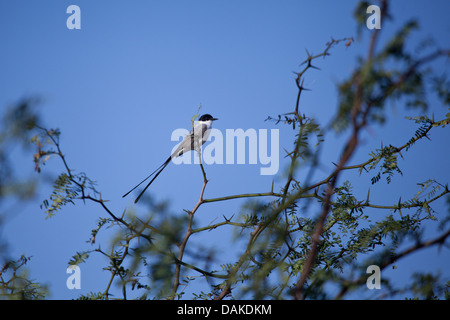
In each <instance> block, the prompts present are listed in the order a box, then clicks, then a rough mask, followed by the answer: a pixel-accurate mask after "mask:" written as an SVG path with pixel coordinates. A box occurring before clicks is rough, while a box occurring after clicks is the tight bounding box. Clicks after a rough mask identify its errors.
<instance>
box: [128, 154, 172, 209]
mask: <svg viewBox="0 0 450 320" xmlns="http://www.w3.org/2000/svg"><path fill="white" fill-rule="evenodd" d="M171 159H172V157H169V159H167V160H166V162H164V163H163V164H162V165H160V166H159V167H158V168H157V169H156V170H155V171H153V172H152V173H150V174H149V175H148V176H147V177H146V178H145V179H144V180H142V181H141V182H139V183H138V185H136V186H135V187H134V188H133V189H131V190H130V191H128V192H127V193H125V194H124V195H123V196H122V198H125V197H126V196H127V195H129V194H130V193H131V192H132V191H134V190H135V189H136V188H137V187H139V186H140V185H141V184H143V183H144V182H145V181H146V180H147V179H148V178H150V177H151V176H152V175H154V174H155V173H157V174H156V176H155V177H154V178H153V179H152V181H150V183H149V184H148V185H147V186H146V187H145V189H144V191H145V190H146V189H147V188H148V187H149V185H150V184H151V183H152V182H153V180H155V179H156V177H157V176H158V175H159V174H160V173H161V171H162V170H163V169H164V168H165V167H166V166H167V165H168V164H169V162H170V160H171ZM158 171H159V172H158ZM142 193H143V192H142ZM142 193H141V194H140V195H139V197H138V199H139V198H140V197H141V195H142ZM138 199H136V201H135V203H136V202H137V200H138Z"/></svg>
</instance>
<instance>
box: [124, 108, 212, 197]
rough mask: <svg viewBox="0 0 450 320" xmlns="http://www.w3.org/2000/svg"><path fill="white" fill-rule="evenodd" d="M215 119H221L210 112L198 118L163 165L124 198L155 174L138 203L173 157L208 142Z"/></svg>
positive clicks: (142, 192)
mask: <svg viewBox="0 0 450 320" xmlns="http://www.w3.org/2000/svg"><path fill="white" fill-rule="evenodd" d="M214 120H219V119H217V118H213V117H212V116H211V115H210V114H204V115H202V116H201V117H200V118H199V119H198V121H197V123H196V124H195V126H194V128H193V129H192V131H191V132H190V133H189V134H188V135H186V136H185V137H184V139H183V141H182V142H181V143H180V145H179V146H178V148H177V149H176V150H175V151H174V152H173V153H172V155H171V156H170V157H169V158H168V159H167V160H166V161H165V162H164V163H163V164H162V165H161V166H159V167H158V168H157V169H156V170H155V171H153V172H152V173H151V174H150V175H149V176H148V177H147V178H145V179H144V180H142V181H141V182H140V183H139V184H138V185H137V186H135V187H134V188H133V189H131V190H130V191H128V192H127V193H125V194H124V195H123V196H122V198H124V197H126V196H127V195H128V194H129V193H130V192H131V191H133V190H134V189H136V188H137V187H139V186H140V185H141V184H142V183H144V182H145V181H146V180H147V179H148V178H150V177H151V176H153V175H154V174H155V176H154V177H153V179H152V180H150V182H149V183H148V184H147V186H146V187H145V188H144V190H142V191H141V193H140V194H139V196H138V197H137V198H136V200H135V201H134V203H137V202H138V201H139V199H140V198H141V196H142V195H143V194H144V192H145V190H147V188H148V187H149V186H150V185H151V184H152V182H153V181H154V180H155V179H156V177H157V176H159V174H160V173H161V171H163V170H164V168H165V167H166V166H167V165H168V164H169V162H170V160H172V159H173V158H176V157H179V156H181V155H182V154H183V153H185V152H188V151H191V150H195V149H196V148H199V147H200V146H202V145H203V144H204V143H205V142H206V140H208V137H209V133H210V130H209V129H210V128H211V125H212V122H213V121H214Z"/></svg>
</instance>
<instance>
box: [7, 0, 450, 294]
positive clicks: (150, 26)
mask: <svg viewBox="0 0 450 320" xmlns="http://www.w3.org/2000/svg"><path fill="white" fill-rule="evenodd" d="M71 4H76V5H78V6H79V7H80V8H81V30H68V29H67V28H66V19H67V18H68V16H69V15H68V14H67V13H66V9H67V7H68V6H69V5H71ZM355 5H356V1H345V2H344V1H142V0H136V1H132V2H130V1H104V0H97V1H62V0H61V1H49V0H41V1H11V0H9V1H2V2H1V3H0V41H1V48H2V49H1V54H0V57H1V59H0V70H1V72H0V87H1V88H2V94H1V95H0V108H1V110H3V109H4V108H5V107H6V106H7V105H9V104H11V103H14V102H16V101H18V100H19V99H21V98H22V97H27V96H34V95H38V96H40V97H41V99H42V103H41V104H40V110H41V114H42V117H43V119H44V123H45V125H47V126H48V127H58V128H60V129H61V131H62V136H61V145H62V148H63V150H64V153H65V155H66V157H67V160H68V162H69V165H70V167H71V168H73V169H75V170H76V171H78V172H80V171H82V172H85V173H86V174H87V175H88V176H89V177H90V178H91V179H93V180H96V181H97V183H98V189H99V190H101V193H102V197H103V198H104V199H109V200H110V203H109V206H110V207H111V209H113V210H115V212H119V213H121V212H122V210H123V209H124V207H126V206H128V205H131V203H132V200H133V199H134V197H129V198H125V199H122V198H121V196H122V194H123V193H124V192H126V191H128V189H129V188H131V187H132V186H133V185H134V184H136V183H137V182H139V181H140V180H141V179H142V178H143V177H145V176H146V175H147V174H148V173H149V172H151V171H152V170H153V169H154V168H155V167H157V166H159V165H160V164H161V163H162V161H164V160H165V159H166V158H167V156H168V154H169V153H170V151H171V150H172V147H173V146H174V142H172V141H170V135H171V133H172V130H174V129H176V128H188V127H189V126H190V119H191V117H192V115H193V114H195V113H196V111H197V109H198V106H199V105H200V104H201V105H202V113H210V114H212V115H213V116H216V117H218V118H219V119H220V120H219V121H218V122H217V123H215V127H216V128H218V129H220V130H223V131H225V129H228V128H231V129H236V128H243V129H244V130H245V129H248V128H255V129H271V128H279V129H280V148H286V149H289V148H290V147H291V145H292V131H291V130H289V129H288V128H286V127H283V126H276V125H275V124H274V123H271V122H265V121H264V120H265V119H266V117H267V116H269V115H270V116H276V115H278V114H280V113H285V112H289V111H291V110H292V108H293V106H294V103H295V99H296V92H297V89H296V86H295V83H294V74H293V73H292V72H293V71H298V70H299V64H300V63H301V62H302V61H303V59H304V58H305V48H307V49H308V51H309V52H312V53H318V52H321V51H322V50H323V48H324V46H325V43H326V42H327V41H328V40H329V39H330V37H333V38H335V39H338V38H342V37H351V36H353V37H356V22H355V20H354V19H353V11H354V9H355ZM449 10H450V3H449V2H448V1H433V2H431V3H430V2H425V1H415V2H411V1H394V3H393V4H392V9H391V13H392V15H393V16H394V21H392V22H387V21H386V22H384V21H382V31H383V33H382V40H385V39H387V38H389V37H390V36H391V35H392V34H393V33H394V31H395V30H396V29H397V28H398V27H399V26H400V25H401V24H402V23H404V22H405V21H407V20H409V19H410V18H418V19H419V22H420V26H421V30H420V31H419V32H417V33H416V34H415V35H414V37H413V38H414V39H417V42H415V43H413V44H417V43H418V42H419V41H420V40H423V39H426V38H430V37H432V38H433V39H434V40H435V41H436V43H437V44H438V45H440V46H441V47H445V46H447V47H448V44H449V43H448V34H450V23H449V20H448V12H449ZM369 36H370V32H368V31H367V30H365V31H364V32H363V33H362V35H361V38H360V39H359V40H358V41H357V42H356V43H354V44H353V45H352V46H351V47H349V48H345V47H344V46H339V47H336V48H335V49H333V51H332V52H331V53H332V55H331V56H330V57H328V58H327V59H325V60H323V61H320V62H319V67H320V68H321V69H322V71H316V70H313V71H312V72H310V73H308V74H307V75H306V80H305V85H306V86H307V87H308V88H310V89H312V91H310V92H306V93H305V94H304V95H303V96H302V105H301V109H302V112H303V113H305V114H307V115H309V116H312V117H315V118H317V119H318V121H319V122H320V123H321V124H323V125H325V124H327V123H328V121H329V120H330V119H331V117H332V116H333V115H334V111H335V109H336V104H337V99H336V98H337V96H336V88H335V85H336V83H337V82H338V81H339V80H342V79H345V78H346V77H347V76H348V75H349V74H350V72H351V71H352V70H353V68H354V67H355V57H356V56H357V55H359V54H364V53H365V52H366V45H367V39H368V37H369ZM441 65H442V66H443V68H446V69H443V72H445V71H446V72H448V65H445V64H443V63H442V64H441ZM389 110H391V109H389ZM392 110H394V111H393V116H392V118H391V119H390V120H389V121H388V122H387V124H386V125H385V126H384V127H378V126H374V127H371V131H370V134H366V135H365V140H364V145H363V146H362V148H361V151H360V152H359V153H358V154H357V156H356V157H355V158H354V159H353V160H352V161H353V163H358V162H361V160H362V161H364V160H366V159H367V153H368V152H369V151H370V150H372V149H374V148H375V147H378V146H379V145H380V142H381V141H383V143H384V144H389V143H392V144H393V145H399V144H403V143H404V142H405V141H406V140H407V139H409V137H410V136H411V135H412V134H413V132H414V130H415V129H416V127H415V126H414V125H413V124H412V123H411V122H409V121H406V120H404V116H405V115H415V114H413V113H411V112H406V113H405V111H404V109H403V107H402V106H395V108H394V109H392ZM431 112H434V114H435V116H436V118H440V117H442V116H443V115H445V114H446V113H447V112H448V111H447V110H445V109H444V108H442V107H440V106H438V105H433V106H432V110H429V114H431ZM449 137H450V136H449V134H448V132H447V131H445V130H437V131H436V132H433V134H432V140H433V141H432V142H420V144H419V145H418V146H417V147H415V148H413V149H411V152H410V153H409V154H408V157H407V160H408V161H404V162H401V163H400V165H401V166H402V169H403V172H404V174H405V176H404V177H403V178H400V177H397V178H396V179H399V180H398V183H397V184H392V185H386V184H380V185H379V186H378V192H379V193H378V201H379V202H380V203H382V204H391V202H392V201H397V199H398V197H399V196H402V195H403V196H402V198H404V199H405V198H407V197H408V196H411V195H413V194H414V192H415V191H416V190H417V189H416V187H415V183H416V182H421V181H423V180H425V179H426V178H428V177H431V178H439V179H441V182H444V183H445V182H448V178H449V176H450V175H449V169H448V149H443V148H442V146H444V145H448V138H449ZM327 138H329V139H330V140H329V141H330V142H329V143H328V144H327V148H326V149H325V150H324V153H323V158H322V165H323V168H324V170H325V172H326V169H327V168H332V164H331V161H337V158H338V155H337V152H338V151H339V150H340V145H339V144H338V142H339V139H336V138H335V137H332V136H330V137H327ZM280 153H282V149H281V150H280ZM18 159H19V160H18V161H17V166H18V168H20V170H19V169H18V170H19V171H20V173H21V174H23V176H28V175H34V174H35V173H34V172H33V163H32V161H31V155H28V158H26V157H25V155H24V154H20V152H18ZM425 161H427V162H428V161H432V162H433V166H431V167H423V166H422V164H423V163H424V162H425ZM286 164H287V162H285V159H281V167H280V173H282V172H283V170H284V169H285V168H286V167H285V166H286ZM418 168H420V172H417V171H418ZM60 169H62V167H61V166H60V164H59V162H57V161H55V160H53V161H50V162H49V163H48V164H47V166H46V167H44V172H45V171H48V172H54V173H57V172H58V170H60ZM259 169H260V165H211V166H207V167H206V171H207V175H208V178H209V179H210V183H209V184H208V186H207V191H206V193H205V196H206V197H218V196H225V195H230V194H239V193H247V192H265V191H269V190H270V184H271V182H272V179H273V177H270V176H261V175H260V174H259ZM408 173H410V175H408ZM366 178H367V180H370V177H366ZM173 180H176V181H177V184H176V185H173V184H171V181H173ZM279 181H280V179H278V180H275V183H277V182H279ZM281 181H282V180H281ZM366 182H367V181H366ZM201 185H202V176H201V172H200V169H199V167H198V166H193V165H192V166H175V165H171V166H170V167H169V168H168V169H167V170H166V171H165V172H164V173H163V174H162V175H161V176H160V177H159V179H158V180H157V182H156V183H155V185H153V186H152V188H151V190H150V193H151V195H152V196H153V197H154V198H155V199H156V200H168V201H170V210H171V211H172V212H179V214H185V213H184V212H183V209H188V210H189V209H192V207H193V206H194V205H195V202H196V201H197V199H198V196H199V192H200V188H201ZM369 185H370V181H369V184H367V185H364V187H362V188H361V190H357V192H360V194H361V195H363V196H364V195H365V194H366V192H367V187H368V186H369ZM276 186H277V184H276ZM50 190H51V189H50V188H49V187H46V188H45V189H43V190H42V193H41V194H39V195H38V196H37V197H36V199H35V201H32V202H30V203H27V204H26V206H25V205H24V207H23V208H21V209H20V210H19V211H18V213H17V214H14V215H8V220H7V221H6V225H4V226H3V239H2V240H6V241H7V242H8V244H9V246H10V253H11V254H15V255H20V254H22V253H24V254H26V255H32V256H33V259H32V261H30V263H29V265H28V266H29V270H30V272H31V275H32V277H34V278H35V279H36V280H38V281H39V282H42V283H48V284H49V286H50V292H51V296H50V297H51V298H56V299H60V298H61V299H67V298H75V297H78V296H79V295H80V294H85V293H87V292H90V291H98V290H104V288H105V286H106V281H107V279H108V277H109V274H108V273H107V272H106V271H102V270H101V267H102V266H104V264H105V261H104V260H103V259H101V258H100V257H98V256H95V255H94V256H92V258H91V259H90V260H89V262H88V263H87V264H84V265H82V290H73V291H70V290H68V289H67V288H66V285H65V283H66V278H67V274H66V273H65V270H66V266H67V262H68V260H69V259H70V257H71V256H72V255H73V254H74V253H75V252H76V251H79V250H83V249H88V248H89V245H88V244H86V242H85V241H86V240H88V239H89V236H90V230H91V229H93V228H94V227H95V221H96V220H97V218H98V217H99V216H103V217H104V216H105V212H104V211H103V210H102V209H101V208H100V207H99V206H96V205H94V204H86V205H83V204H82V203H78V204H77V205H76V206H70V205H69V206H67V207H66V208H64V210H63V211H62V212H60V213H59V214H58V215H57V216H55V217H53V218H52V219H48V220H45V219H44V218H45V213H44V212H43V211H42V210H41V209H40V208H39V205H40V204H41V203H42V201H43V200H44V199H45V198H46V197H48V195H49V193H50ZM376 195H377V193H376V191H374V196H376ZM242 203H243V202H240V201H237V200H236V201H232V202H227V203H224V204H211V205H205V206H203V207H202V208H201V210H200V211H199V212H198V213H197V214H196V219H198V220H197V221H198V223H199V225H202V224H203V225H205V224H208V223H210V222H211V221H213V220H215V219H216V221H218V220H220V219H221V217H222V215H225V216H227V217H230V216H231V215H233V214H235V213H237V212H238V210H239V208H240V206H241V205H242ZM442 203H443V202H441V204H439V205H437V206H436V209H439V208H440V209H441V210H446V209H445V206H443V204H442ZM2 210H3V209H2ZM143 210H144V209H143ZM378 214H380V213H378ZM386 214H387V213H386ZM217 219H218V220H217ZM223 230H224V231H220V232H229V231H230V229H223ZM220 232H218V233H216V234H214V235H212V236H209V237H208V241H209V242H210V243H211V244H212V245H214V246H216V247H217V248H218V249H219V251H220V250H224V251H225V250H226V248H222V247H223V246H225V245H226V242H223V241H221V237H222V236H224V235H222V234H220ZM430 236H432V234H430ZM98 241H99V242H101V241H104V243H106V242H107V239H105V238H103V239H102V238H101V237H100V238H99V239H98ZM192 241H193V242H195V241H197V239H193V240H192ZM201 241H204V239H201ZM417 255H418V256H419V258H411V259H409V258H408V259H405V262H404V263H403V264H402V265H401V266H402V268H404V269H402V268H400V267H399V268H398V269H397V270H396V272H397V273H396V274H394V275H393V277H396V278H398V279H402V270H405V271H406V270H408V271H409V270H415V269H417V270H422V269H426V268H438V269H441V271H442V272H443V273H444V274H446V275H447V277H448V276H449V272H448V263H449V262H450V258H449V253H448V251H445V250H442V252H441V253H440V254H437V253H436V250H434V249H432V250H429V251H428V252H427V253H420V254H417ZM223 262H232V261H223ZM445 266H447V268H445ZM446 269H447V270H446ZM392 272H393V271H391V273H392ZM403 274H405V273H403ZM403 280H407V279H403Z"/></svg>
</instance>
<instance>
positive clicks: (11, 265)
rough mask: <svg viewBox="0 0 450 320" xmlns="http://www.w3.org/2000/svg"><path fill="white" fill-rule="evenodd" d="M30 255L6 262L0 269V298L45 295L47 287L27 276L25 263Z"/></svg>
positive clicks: (32, 297)
mask: <svg viewBox="0 0 450 320" xmlns="http://www.w3.org/2000/svg"><path fill="white" fill-rule="evenodd" d="M30 259H31V257H26V256H24V255H22V256H21V257H20V258H19V259H17V260H10V261H8V262H6V263H5V264H4V265H3V267H2V268H1V269H0V299H8V300H16V299H21V300H39V299H43V298H45V296H46V295H47V288H46V286H44V285H41V284H40V283H39V282H36V281H35V280H31V279H29V277H28V273H27V271H26V270H25V267H24V266H25V265H26V264H27V263H28V262H29V261H30Z"/></svg>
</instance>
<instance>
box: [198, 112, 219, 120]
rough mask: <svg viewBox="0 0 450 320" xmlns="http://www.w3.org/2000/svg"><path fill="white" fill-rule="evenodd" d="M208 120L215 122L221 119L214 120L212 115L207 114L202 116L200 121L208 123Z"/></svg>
mask: <svg viewBox="0 0 450 320" xmlns="http://www.w3.org/2000/svg"><path fill="white" fill-rule="evenodd" d="M208 120H211V121H214V120H219V119H217V118H213V117H212V115H210V114H207V113H206V114H204V115H202V116H201V117H200V118H199V119H198V121H208Z"/></svg>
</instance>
